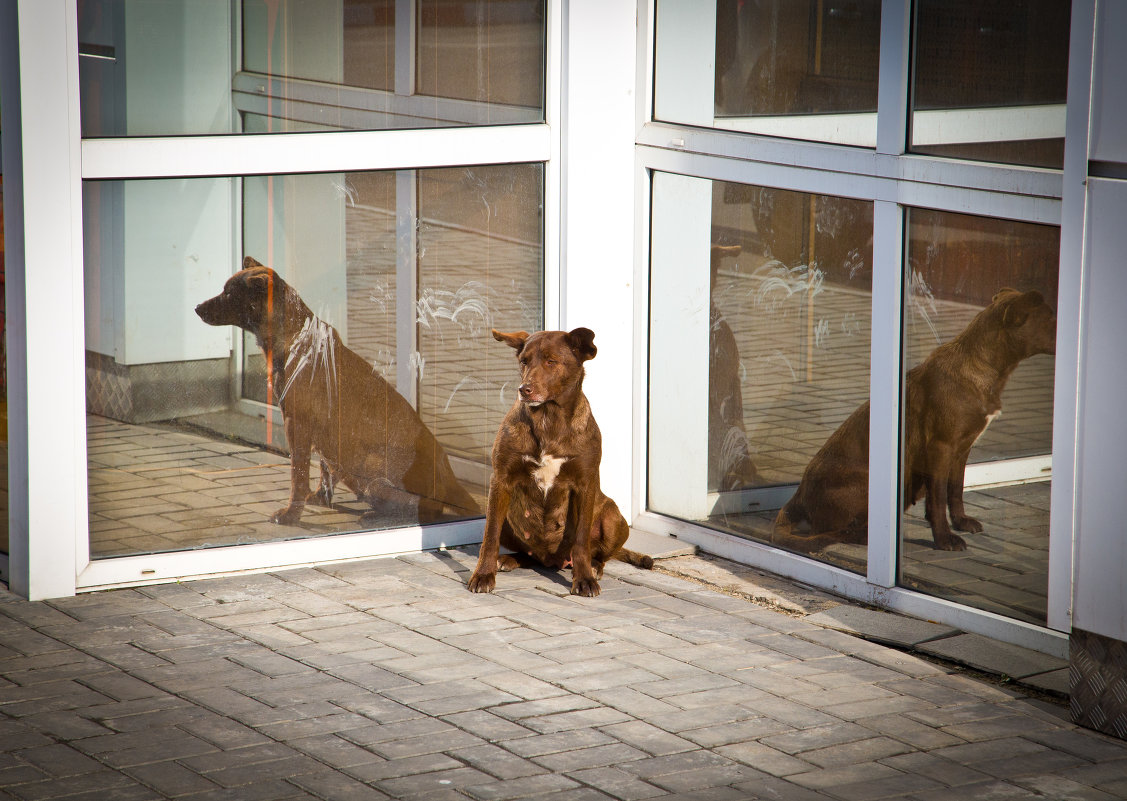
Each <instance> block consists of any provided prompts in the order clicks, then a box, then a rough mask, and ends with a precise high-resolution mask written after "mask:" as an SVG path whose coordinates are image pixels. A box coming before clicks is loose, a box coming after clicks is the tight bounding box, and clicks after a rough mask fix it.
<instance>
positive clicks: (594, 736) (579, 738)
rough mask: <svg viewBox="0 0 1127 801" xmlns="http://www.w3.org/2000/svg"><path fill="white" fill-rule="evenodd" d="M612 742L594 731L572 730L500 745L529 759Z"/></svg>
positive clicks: (508, 741)
mask: <svg viewBox="0 0 1127 801" xmlns="http://www.w3.org/2000/svg"><path fill="white" fill-rule="evenodd" d="M613 742H615V738H613V737H611V736H610V735H609V734H603V733H602V732H600V731H598V730H595V729H572V730H570V731H563V732H559V733H556V734H541V735H534V736H532V737H520V738H518V739H516V740H506V741H504V742H502V743H501V745H502V746H504V747H505V749H507V750H509V751H511V752H513V753H514V754H516V755H517V756H522V757H530V758H531V757H538V756H543V755H545V754H557V753H560V752H563V751H571V750H575V749H579V748H588V747H591V746H595V745H603V744H606V743H613Z"/></svg>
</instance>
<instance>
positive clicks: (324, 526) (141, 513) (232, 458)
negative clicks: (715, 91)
mask: <svg viewBox="0 0 1127 801" xmlns="http://www.w3.org/2000/svg"><path fill="white" fill-rule="evenodd" d="M87 437H88V441H89V446H88V454H89V456H88V459H89V462H88V463H89V468H90V479H89V485H90V494H89V498H90V551H91V555H92V556H93V557H94V558H99V557H106V556H121V555H126V554H135V553H154V552H161V551H172V550H181V549H189V548H204V547H211V546H217V545H238V544H244V543H252V542H270V541H277V540H287V539H298V538H302V537H310V536H316V535H320V534H333V533H340V532H345V531H356V530H358V529H359V528H360V525H359V517H360V514H361V513H362V512H364V511H365V510H366V509H367V508H368V507H367V505H366V504H363V503H360V502H359V501H357V500H356V499H355V498H354V496H353V495H352V494H351V493H350V492H348V491H347V490H344V489H343V488H341V490H340V492H338V494H337V497H336V499H335V500H334V508H332V509H327V508H324V507H320V506H306V507H305V513H304V515H303V516H302V519H301V522H300V523H298V524H296V525H293V526H283V525H278V524H276V523H271V522H270V515H271V514H273V513H274V512H276V511H277V510H278V509H280V508H281V507H283V506H285V505H286V501H287V499H288V498H289V487H290V463H289V459H288V458H286V457H285V456H282V455H279V454H276V453H270V452H267V451H263V450H261V449H259V448H255V447H251V446H249V445H244V444H240V443H238V442H234V441H228V440H217V439H214V438H212V437H208V436H206V435H204V434H202V433H198V432H196V431H190V430H185V429H182V428H178V427H175V426H172V425H164V424H160V423H156V424H149V425H130V424H127V423H121V422H118V421H116V420H109V419H107V418H104V417H96V416H94V415H88V416H87ZM310 472H311V483H313V484H315V483H316V482H317V480H318V475H319V474H318V467H317V459H316V458H314V459H313V462H312V469H311V471H310ZM469 489H470V490H471V492H473V493H474V495H475V497H476V498H477V500H478V501H479V502H484V494H483V493H479V492H477V491H476V488H474V487H469ZM381 511H382V512H384V515H385V517H384V522H383V527H386V528H392V527H396V526H407V525H414V524H415V523H416V522H417V520H415V519H413V517H412V515H411V510H409V509H406V508H401V509H396V508H385V509H381ZM365 528H366V527H365Z"/></svg>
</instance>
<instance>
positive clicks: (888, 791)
mask: <svg viewBox="0 0 1127 801" xmlns="http://www.w3.org/2000/svg"><path fill="white" fill-rule="evenodd" d="M942 787H943V784H942V783H940V782H937V781H935V780H933V779H929V778H927V777H926V776H919V775H915V774H910V773H902V774H900V775H898V776H886V777H884V778H880V779H866V780H864V781H860V782H854V783H852V784H841V785H838V786H836V787H834V788H833V790H832V791H831V792H832V794H833V795H834V796H835V797H838V798H841V799H842V801H875V799H881V798H894V797H895V798H903V797H904V796H906V795H909V794H915V793H921V792H927V791H929V790H934V789H937V788H942Z"/></svg>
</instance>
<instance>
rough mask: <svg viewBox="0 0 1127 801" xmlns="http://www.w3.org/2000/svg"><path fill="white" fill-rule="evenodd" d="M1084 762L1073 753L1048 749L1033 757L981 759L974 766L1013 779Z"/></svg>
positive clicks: (1062, 769) (1046, 772)
mask: <svg viewBox="0 0 1127 801" xmlns="http://www.w3.org/2000/svg"><path fill="white" fill-rule="evenodd" d="M1085 764H1087V763H1086V762H1085V760H1083V759H1081V758H1080V757H1078V756H1075V755H1073V754H1065V753H1062V752H1060V751H1048V752H1046V753H1042V754H1038V755H1037V756H1036V757H1035V758H1033V759H1030V758H1029V757H1028V756H1026V755H1024V754H1022V755H1016V756H1010V757H1000V758H998V759H988V760H983V761H981V762H975V763H974V768H975V770H980V771H982V772H983V773H989V774H990V775H991V776H997V777H998V778H1000V779H1013V778H1015V777H1019V776H1033V775H1038V774H1042V773H1044V774H1051V773H1054V772H1063V771H1064V770H1067V769H1068V768H1071V767H1073V766H1075V765H1085Z"/></svg>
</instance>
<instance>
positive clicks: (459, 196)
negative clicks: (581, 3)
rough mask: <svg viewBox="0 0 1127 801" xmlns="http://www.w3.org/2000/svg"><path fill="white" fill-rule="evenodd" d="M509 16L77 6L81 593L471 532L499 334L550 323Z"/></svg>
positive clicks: (524, 22) (541, 109)
mask: <svg viewBox="0 0 1127 801" xmlns="http://www.w3.org/2000/svg"><path fill="white" fill-rule="evenodd" d="M509 5H510V4H505V8H503V9H502V8H499V7H498V4H491V3H486V2H484V1H483V0H462V1H460V2H454V3H448V2H443V3H437V2H432V1H431V0H417V1H410V2H374V1H372V0H365V1H363V2H360V1H357V0H337V1H336V2H330V3H322V2H307V1H306V0H283V2H280V3H277V2H262V1H261V0H246V2H241V3H240V2H232V1H231V0H204V2H197V0H190V1H189V0H184V2H173V3H162V4H130V5H123V4H120V3H116V2H110V1H109V0H107V2H90V3H83V4H81V6H80V8H79V12H78V14H79V17H78V27H79V39H80V56H81V58H80V78H81V87H82V94H81V108H82V118H83V136H84V139H85V142H86V145H87V146H88V151H89V152H93V153H95V154H98V155H99V156H100V158H93V159H88V160H87V161H85V162H84V163H85V164H86V165H87V166H86V172H85V173H84V178H85V179H86V180H85V181H84V182H83V201H84V202H83V212H84V239H85V302H86V336H85V345H86V361H87V441H88V485H89V495H88V502H89V521H90V529H89V531H90V534H89V545H88V547H89V556H90V558H91V559H92V560H94V561H93V562H92V564H91V566H90V567H89V568H88V569H87V570H86V575H85V578H81V577H80V585H82V584H85V585H87V586H101V585H103V584H105V583H107V582H112V581H115V580H118V579H116V578H115V577H116V576H119V575H123V573H122V570H123V568H121V567H120V566H117V567H115V564H117V565H121V564H125V563H120V562H119V563H115V561H114V559H115V558H119V557H134V558H137V557H141V558H143V559H147V560H148V561H147V562H146V565H152V566H151V567H149V566H146V567H144V568H142V573H143V575H150V576H153V577H154V578H159V577H161V576H163V575H167V574H170V573H171V574H176V573H177V571H181V572H182V571H184V570H185V568H184V567H183V565H185V564H187V563H186V562H185V561H184V559H185V557H184V556H183V552H185V551H193V552H197V551H203V550H211V549H214V548H220V547H224V546H233V545H248V546H265V545H273V546H280V545H281V544H283V543H290V544H292V543H294V542H297V543H300V542H301V541H307V540H311V539H317V538H323V537H324V536H325V535H333V534H348V533H362V534H364V537H361V538H360V539H357V538H356V537H352V538H338V539H337V540H335V541H334V543H335V544H334V545H333V546H332V547H331V548H330V549H329V550H326V549H324V548H322V549H321V550H320V554H321V556H320V557H318V558H326V556H325V555H326V554H331V553H333V552H335V551H339V552H340V553H342V554H364V553H372V552H380V551H381V550H384V549H390V550H403V549H404V546H403V542H406V541H409V542H416V543H417V542H422V541H424V540H426V541H428V542H429V541H430V540H427V539H426V538H427V536H429V535H427V534H426V533H425V527H430V526H434V525H435V524H442V525H439V526H438V527H437V528H435V529H434V530H435V531H436V532H447V533H446V534H442V533H439V534H437V535H436V537H437V540H436V541H457V540H458V539H459V538H472V537H473V536H474V529H475V527H476V528H477V529H478V530H479V529H480V523H476V525H475V523H474V522H473V521H475V520H476V519H479V517H480V514H481V510H482V509H483V508H484V500H485V487H486V486H487V484H488V469H489V468H488V452H489V444H490V443H491V441H492V435H493V433H494V432H495V431H496V428H497V425H498V424H499V422H500V419H501V417H502V416H503V414H504V411H505V410H506V408H507V405H508V403H509V402H511V400H512V391H511V389H510V388H509V387H508V386H507V382H508V381H509V378H510V376H509V370H508V368H509V367H510V364H509V362H510V361H511V359H509V358H506V357H507V356H508V355H509V354H508V353H507V352H505V353H502V352H498V350H497V348H496V347H495V345H496V343H495V342H494V341H493V340H492V337H491V336H490V335H489V329H490V328H491V327H498V328H502V329H506V330H513V329H521V328H524V329H527V330H535V329H538V328H541V327H543V324H544V307H545V304H544V295H545V270H546V257H545V253H546V234H545V231H546V230H547V227H548V222H547V219H546V207H547V205H546V203H545V197H546V195H547V189H546V184H547V182H548V180H549V165H548V159H549V156H550V153H551V150H552V148H551V144H550V142H551V140H550V136H551V134H550V132H549V130H548V128H547V126H545V124H544V120H545V119H546V111H545V96H546V91H545V84H546V77H545V76H546V73H545V70H546V52H547V40H548V32H547V25H548V22H547V20H548V9H547V4H546V3H544V2H540V3H520V4H512V5H511V7H509ZM170 52H175V53H179V54H180V55H181V58H179V59H170V58H168V54H169V53H170ZM170 144H171V145H172V146H173V147H172V148H171V149H167V146H168V145H170ZM139 154H140V155H139ZM149 155H151V156H152V158H146V157H147V156H149ZM94 164H96V165H98V166H91V165H94ZM506 392H508V395H506ZM459 521H468V522H465V524H463V523H461V522H459ZM420 527H424V528H420ZM378 532H385V533H386V534H387V535H392V534H395V532H408V533H410V532H414V533H411V534H410V537H411V538H409V539H408V540H403V539H402V537H399V535H396V536H389V537H387V538H385V539H384V540H380V539H379V538H378ZM419 532H422V533H421V534H420V533H419ZM450 532H453V533H450ZM373 536H375V537H376V538H375V539H373ZM420 536H421V537H423V540H420V539H419V537H420ZM412 538H413V539H412ZM432 539H433V538H432ZM381 543H382V544H381ZM414 547H420V546H418V545H416V546H414ZM334 549H335V550H334ZM308 552H309V553H313V551H308ZM287 553H288V555H287ZM294 553H296V552H292V551H291V552H286V553H283V551H282V550H278V549H277V547H275V549H274V550H271V551H256V552H255V554H256V555H246V556H239V557H234V559H235V561H236V562H239V563H243V562H245V563H246V565H247V566H260V565H263V564H265V565H269V564H271V563H273V562H283V563H289V562H292V561H293V560H295V559H296V560H297V561H303V560H304V557H295V556H294V555H293V554H294ZM302 553H306V551H302ZM162 554H164V555H165V556H166V557H167V558H161V559H157V558H156V557H157V556H159V555H162ZM175 554H181V556H180V557H178V558H179V559H180V561H179V562H176V561H175V560H173V561H170V559H172V557H173V556H174V555H175ZM327 558H332V557H331V556H328V557H327ZM240 560H241V561H240ZM199 564H203V562H199ZM130 569H132V568H130ZM146 570H148V571H150V572H148V573H145V572H144V571H146ZM125 572H126V573H128V572H129V571H128V570H126V571H125ZM188 572H190V569H189V570H188Z"/></svg>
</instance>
